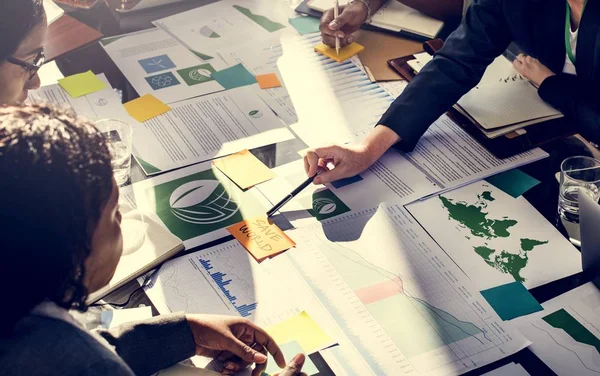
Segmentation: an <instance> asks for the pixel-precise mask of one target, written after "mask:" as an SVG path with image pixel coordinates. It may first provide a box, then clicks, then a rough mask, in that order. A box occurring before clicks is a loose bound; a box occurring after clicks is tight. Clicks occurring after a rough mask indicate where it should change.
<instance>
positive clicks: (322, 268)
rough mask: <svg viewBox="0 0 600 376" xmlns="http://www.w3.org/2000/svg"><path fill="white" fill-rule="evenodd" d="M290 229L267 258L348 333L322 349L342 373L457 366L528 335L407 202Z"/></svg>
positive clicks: (446, 370)
mask: <svg viewBox="0 0 600 376" xmlns="http://www.w3.org/2000/svg"><path fill="white" fill-rule="evenodd" d="M287 233H288V235H289V236H290V237H291V238H293V239H294V240H295V241H296V243H297V247H296V249H293V250H291V251H288V252H286V253H285V254H283V255H280V256H278V257H277V258H274V259H272V260H271V261H269V262H270V263H271V264H267V265H268V266H269V270H270V271H271V273H277V271H279V273H280V275H282V276H283V275H285V276H286V277H285V279H283V280H284V281H294V280H297V279H300V280H303V281H305V282H304V283H305V284H307V285H308V286H309V287H310V289H311V290H312V291H313V293H314V294H315V295H316V296H317V297H318V298H319V300H320V302H321V304H322V305H323V307H324V308H325V309H326V310H327V311H328V312H329V314H330V315H331V317H333V318H334V320H335V323H336V325H337V326H338V327H339V328H340V329H341V332H342V333H344V336H345V338H343V339H340V338H336V340H339V342H340V344H341V345H340V346H338V347H335V348H331V349H328V350H325V351H324V352H323V357H324V358H326V359H327V362H328V364H336V365H337V366H338V368H341V371H339V370H338V368H336V374H339V375H385V374H388V375H456V374H460V373H464V372H467V371H469V370H472V369H475V368H478V367H481V366H483V365H486V364H489V363H492V362H494V361H496V360H499V359H502V358H504V357H506V356H509V355H511V354H513V353H515V352H517V351H519V350H521V349H522V348H524V347H525V346H527V344H528V342H527V341H526V340H525V339H524V338H523V337H522V336H521V335H519V334H518V333H517V332H515V331H513V330H511V329H510V328H509V327H508V326H507V325H505V324H504V323H503V322H502V320H501V319H500V318H499V317H498V316H497V315H496V313H495V312H494V310H493V309H492V308H491V307H490V306H489V304H488V303H487V302H486V301H485V300H484V299H483V297H482V296H481V295H480V294H479V293H478V292H477V290H476V289H475V288H473V286H472V283H471V281H469V279H468V278H467V277H466V276H465V275H464V274H463V273H462V271H461V270H460V269H459V268H458V267H457V266H456V264H455V263H454V262H453V261H452V260H451V259H450V258H449V257H448V256H447V255H446V254H445V253H444V251H443V250H442V249H441V248H440V247H439V246H438V245H437V244H436V243H435V242H434V241H433V239H431V238H430V237H429V236H428V235H427V234H426V233H425V231H424V230H423V229H422V228H421V227H420V226H419V224H418V223H417V222H416V221H414V219H412V217H411V216H410V214H409V213H408V212H407V211H406V209H404V208H403V206H402V205H396V204H382V205H381V206H380V207H379V208H371V209H366V210H362V211H359V212H351V213H347V214H344V215H341V216H338V217H336V218H331V219H327V220H324V221H322V222H321V223H320V224H314V225H312V226H306V227H302V228H298V229H295V230H291V231H288V232H287ZM286 265H287V266H286ZM296 275H299V277H295V276H296ZM287 276H289V277H287ZM281 278H283V277H281ZM288 289H289V290H290V291H293V288H292V287H289V288H288ZM324 329H325V330H326V331H328V332H329V328H328V327H326V328H324ZM344 343H345V344H347V345H346V346H343V344H344ZM357 354H360V355H358V356H357Z"/></svg>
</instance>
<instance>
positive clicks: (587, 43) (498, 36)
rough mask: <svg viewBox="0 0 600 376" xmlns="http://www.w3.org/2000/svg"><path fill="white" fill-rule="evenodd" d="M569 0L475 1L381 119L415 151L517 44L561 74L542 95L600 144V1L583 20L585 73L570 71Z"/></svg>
mask: <svg viewBox="0 0 600 376" xmlns="http://www.w3.org/2000/svg"><path fill="white" fill-rule="evenodd" d="M565 17H566V0H475V1H474V2H473V4H472V5H471V7H470V8H469V10H468V12H467V15H466V17H465V19H464V20H463V22H462V23H461V25H460V26H459V28H458V29H457V30H456V31H455V32H454V33H452V34H451V35H450V36H449V37H448V39H447V40H446V43H445V44H444V47H443V48H442V49H441V50H440V51H439V52H438V53H437V54H436V56H435V58H434V59H433V60H432V61H431V62H430V63H429V64H427V66H426V67H425V68H424V69H423V70H422V71H421V72H420V73H419V74H418V75H417V76H416V77H415V79H414V80H413V81H412V82H411V83H410V85H408V87H407V88H406V89H405V90H404V92H403V93H402V95H400V97H398V99H396V101H394V103H392V105H391V106H390V108H389V109H388V110H387V112H386V113H385V114H384V115H383V117H382V118H381V120H380V121H379V123H378V124H383V125H386V126H388V127H390V128H392V129H393V130H394V131H395V132H396V133H397V134H398V135H399V136H400V138H401V141H400V143H399V144H398V145H397V147H399V148H400V149H402V150H403V151H411V150H412V149H413V148H414V147H415V145H416V143H417V142H418V141H419V139H420V138H421V136H422V135H423V133H425V131H426V130H427V128H428V127H429V126H430V125H431V123H433V122H434V121H435V120H437V118H438V117H440V116H441V115H442V114H443V113H444V112H446V111H447V110H448V109H449V108H450V107H451V106H452V105H453V104H454V103H456V102H457V101H458V100H459V99H460V98H461V97H462V96H463V95H464V94H466V93H467V92H468V91H469V90H471V89H472V88H473V87H474V86H475V85H476V84H477V83H478V82H479V80H480V79H481V77H482V75H483V73H484V72H485V69H486V67H487V66H488V65H489V64H490V63H491V62H492V61H493V60H494V59H495V58H496V57H497V56H499V55H500V54H502V53H503V52H504V50H505V49H506V48H507V47H508V46H509V44H510V43H511V42H514V43H515V44H516V45H517V46H518V47H519V48H520V50H521V51H522V52H523V53H525V54H528V55H531V56H533V57H535V58H537V59H539V60H540V61H541V62H542V63H543V64H544V65H546V66H547V67H548V68H549V69H550V70H552V71H553V72H554V73H556V76H553V77H549V78H548V79H546V80H544V82H543V83H542V85H541V87H540V88H539V91H538V93H539V95H540V97H541V98H542V99H543V100H545V101H546V102H548V103H549V104H550V105H552V106H554V107H556V108H557V109H558V110H560V111H562V112H563V113H564V114H565V115H566V116H567V119H570V121H569V124H573V126H575V127H577V128H576V131H577V132H580V133H581V134H582V135H583V136H584V137H586V138H588V139H589V140H590V141H593V142H596V143H599V142H600V90H598V85H600V26H599V25H600V1H599V0H589V1H588V4H587V6H586V8H585V11H584V13H583V17H582V19H581V23H580V26H579V34H578V39H577V50H576V56H577V60H576V66H575V67H576V69H577V76H573V75H567V74H563V73H562V70H563V66H564V63H565V56H566V49H565Z"/></svg>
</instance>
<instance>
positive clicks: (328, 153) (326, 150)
mask: <svg viewBox="0 0 600 376" xmlns="http://www.w3.org/2000/svg"><path fill="white" fill-rule="evenodd" d="M313 152H314V153H315V154H316V155H317V156H318V157H319V158H322V159H331V160H336V159H338V158H339V156H340V155H341V154H342V153H343V149H342V148H341V147H339V146H337V145H331V146H324V147H321V148H315V149H314V150H313Z"/></svg>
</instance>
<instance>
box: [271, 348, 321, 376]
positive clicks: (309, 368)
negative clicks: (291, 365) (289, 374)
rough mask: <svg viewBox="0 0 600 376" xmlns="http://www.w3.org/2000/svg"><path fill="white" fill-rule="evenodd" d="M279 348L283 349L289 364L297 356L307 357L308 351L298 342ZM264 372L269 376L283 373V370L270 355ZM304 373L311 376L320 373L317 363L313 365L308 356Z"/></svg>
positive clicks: (303, 369) (303, 368)
mask: <svg viewBox="0 0 600 376" xmlns="http://www.w3.org/2000/svg"><path fill="white" fill-rule="evenodd" d="M279 348H280V349H281V352H282V353H283V356H284V358H285V360H286V361H287V362H289V361H290V360H292V359H293V358H294V356H296V354H298V353H302V354H305V355H306V351H305V350H304V349H303V348H302V346H300V343H298V341H291V342H288V343H283V344H279ZM264 372H265V373H266V374H267V375H274V374H276V373H281V369H280V368H279V367H278V366H277V363H275V359H274V358H273V356H272V355H271V354H268V360H267V369H266V370H265V371H264ZM302 372H304V373H305V374H307V375H309V376H310V375H315V374H317V373H319V369H318V368H317V366H315V363H313V361H312V360H311V359H310V358H309V357H308V355H307V356H306V360H305V361H304V366H302Z"/></svg>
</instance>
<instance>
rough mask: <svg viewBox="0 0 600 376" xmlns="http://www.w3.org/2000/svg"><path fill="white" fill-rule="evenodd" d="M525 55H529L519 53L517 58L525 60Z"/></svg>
mask: <svg viewBox="0 0 600 376" xmlns="http://www.w3.org/2000/svg"><path fill="white" fill-rule="evenodd" d="M525 57H527V55H525V54H519V55H517V60H519V61H521V62H522V61H523V60H525Z"/></svg>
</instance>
